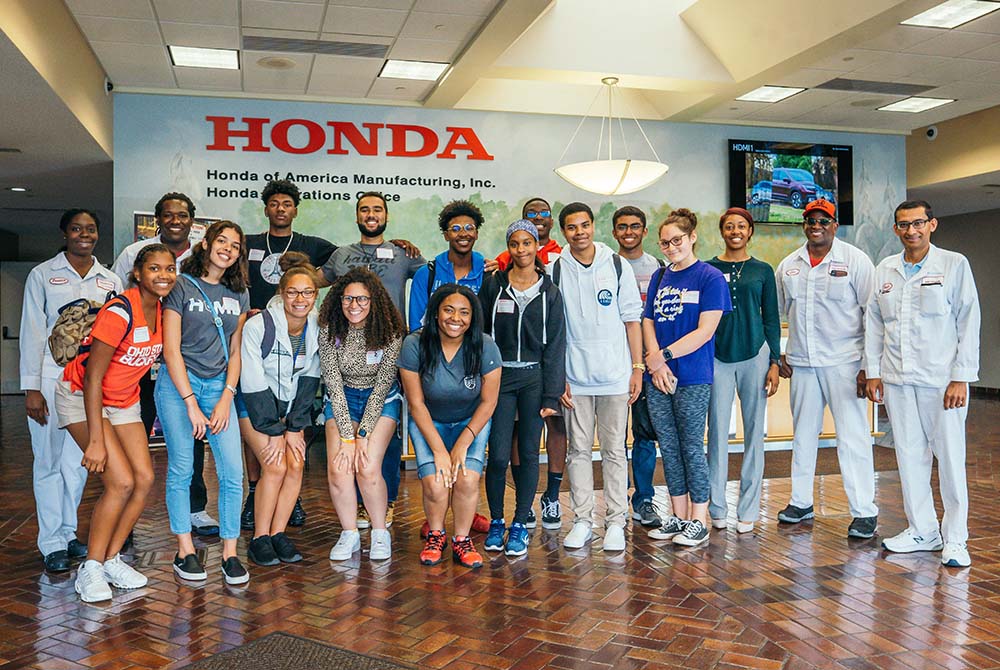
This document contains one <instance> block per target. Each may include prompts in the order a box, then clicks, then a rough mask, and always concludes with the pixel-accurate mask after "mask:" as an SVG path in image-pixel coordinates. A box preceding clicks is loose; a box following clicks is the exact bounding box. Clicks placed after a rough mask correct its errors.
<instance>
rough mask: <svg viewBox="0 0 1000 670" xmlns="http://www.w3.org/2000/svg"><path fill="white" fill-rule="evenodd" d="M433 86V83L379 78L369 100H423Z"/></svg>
mask: <svg viewBox="0 0 1000 670" xmlns="http://www.w3.org/2000/svg"><path fill="white" fill-rule="evenodd" d="M434 86H435V82H433V81H413V80H412V79H389V78H383V77H380V78H378V79H376V80H375V83H374V84H373V85H372V88H371V90H370V91H369V92H368V97H369V98H374V99H378V100H411V101H414V102H417V101H420V100H423V99H424V97H426V96H427V94H428V93H430V91H431V89H433V88H434Z"/></svg>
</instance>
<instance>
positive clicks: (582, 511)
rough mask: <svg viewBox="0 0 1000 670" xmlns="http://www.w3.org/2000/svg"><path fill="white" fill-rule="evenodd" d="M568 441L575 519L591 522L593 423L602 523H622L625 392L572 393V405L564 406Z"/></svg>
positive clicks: (624, 509) (625, 494) (624, 506)
mask: <svg viewBox="0 0 1000 670" xmlns="http://www.w3.org/2000/svg"><path fill="white" fill-rule="evenodd" d="M563 414H564V415H565V417H566V432H567V437H568V438H569V439H568V442H569V444H568V445H567V446H568V448H567V453H566V474H567V475H568V476H569V498H570V504H571V505H572V506H573V514H574V516H575V517H576V519H575V520H576V521H589V522H591V523H592V522H593V516H594V469H593V467H594V464H593V453H594V424H595V423H596V424H597V439H598V441H599V442H600V447H601V470H602V474H603V476H604V501H605V503H607V512H606V513H605V515H604V524H605V526H622V527H624V526H625V523H626V515H627V513H628V454H627V453H626V452H625V428H626V421H627V420H628V394H627V393H623V394H621V395H603V396H593V395H589V396H588V395H574V396H573V409H571V410H568V409H564V410H563Z"/></svg>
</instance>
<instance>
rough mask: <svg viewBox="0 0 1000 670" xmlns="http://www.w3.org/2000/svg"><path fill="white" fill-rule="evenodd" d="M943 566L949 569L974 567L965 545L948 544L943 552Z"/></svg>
mask: <svg viewBox="0 0 1000 670" xmlns="http://www.w3.org/2000/svg"><path fill="white" fill-rule="evenodd" d="M941 565H944V566H947V567H949V568H967V567H969V566H970V565H972V559H971V558H969V550H968V549H966V548H965V543H964V542H963V543H962V544H959V543H958V542H946V543H945V545H944V549H942V550H941Z"/></svg>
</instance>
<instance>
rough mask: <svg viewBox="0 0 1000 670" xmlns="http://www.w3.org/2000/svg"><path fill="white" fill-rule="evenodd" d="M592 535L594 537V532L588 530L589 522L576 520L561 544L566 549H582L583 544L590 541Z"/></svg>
mask: <svg viewBox="0 0 1000 670" xmlns="http://www.w3.org/2000/svg"><path fill="white" fill-rule="evenodd" d="M592 537H594V534H593V533H592V532H591V530H590V522H588V521H577V522H575V523H574V524H573V529H572V530H570V531H569V534H567V535H566V538H565V539H564V540H563V546H564V547H566V548H567V549H582V548H583V546H584V545H585V544H587V543H588V542H590V538H592Z"/></svg>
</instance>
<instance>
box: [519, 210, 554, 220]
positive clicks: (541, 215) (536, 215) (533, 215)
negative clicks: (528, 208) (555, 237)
mask: <svg viewBox="0 0 1000 670" xmlns="http://www.w3.org/2000/svg"><path fill="white" fill-rule="evenodd" d="M551 217H552V212H551V211H549V210H547V209H543V210H542V211H540V212H525V213H524V218H526V219H548V218H551Z"/></svg>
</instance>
